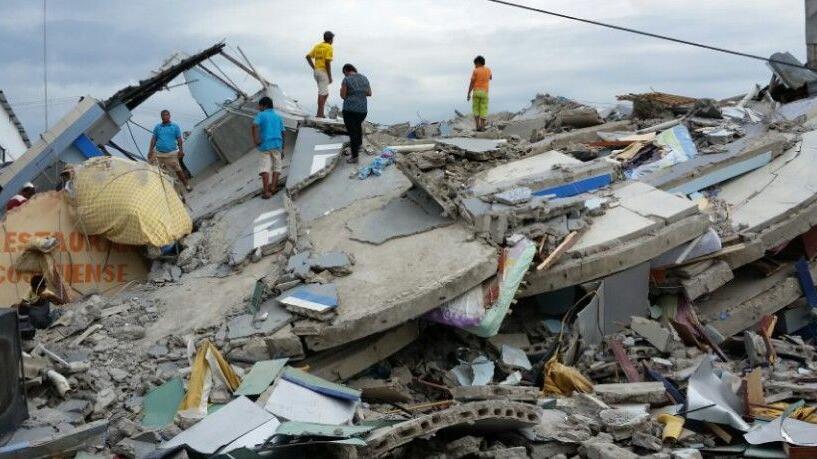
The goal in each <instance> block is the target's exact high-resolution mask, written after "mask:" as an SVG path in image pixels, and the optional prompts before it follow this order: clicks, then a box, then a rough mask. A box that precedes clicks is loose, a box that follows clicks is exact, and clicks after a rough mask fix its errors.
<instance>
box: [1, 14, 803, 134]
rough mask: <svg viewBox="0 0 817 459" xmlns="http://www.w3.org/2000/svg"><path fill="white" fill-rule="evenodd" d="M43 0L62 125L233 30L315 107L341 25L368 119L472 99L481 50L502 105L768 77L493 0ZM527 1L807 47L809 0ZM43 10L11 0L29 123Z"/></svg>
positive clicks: (697, 88) (18, 105) (38, 117)
mask: <svg viewBox="0 0 817 459" xmlns="http://www.w3.org/2000/svg"><path fill="white" fill-rule="evenodd" d="M47 1H48V4H47V30H48V32H47V34H48V40H47V47H48V96H49V100H50V104H49V118H50V123H52V124H53V123H54V122H55V120H57V119H58V118H59V116H60V115H61V114H63V113H65V111H66V110H68V109H70V107H71V106H73V104H74V103H75V99H76V98H77V97H78V96H81V95H92V96H94V97H97V98H100V99H105V98H107V97H109V96H110V95H111V94H113V93H114V92H115V91H116V90H118V89H120V88H121V87H124V86H126V85H128V84H131V83H135V82H136V81H137V80H139V79H141V78H145V77H147V76H149V75H150V72H151V70H153V69H155V68H157V67H158V66H160V65H161V63H162V61H163V59H165V58H166V57H167V56H169V55H171V54H172V53H173V52H175V51H184V52H187V53H194V52H196V51H199V50H201V49H204V48H206V47H208V46H210V45H212V44H213V43H215V42H217V41H219V40H221V39H226V40H227V43H228V45H230V46H232V47H234V46H240V47H241V48H242V49H243V50H244V51H245V53H246V54H247V55H248V57H249V58H250V59H251V60H252V61H253V62H254V63H255V64H256V66H257V67H258V69H259V71H260V72H261V73H263V74H264V75H265V76H266V77H267V79H269V80H271V81H274V82H276V83H278V84H279V85H280V86H281V87H282V88H283V89H284V91H286V92H287V93H288V94H289V95H290V96H292V97H294V98H296V99H298V100H299V101H300V102H301V103H302V105H304V106H305V107H306V108H308V109H309V110H310V111H312V110H314V106H315V101H314V98H315V93H316V89H315V84H314V81H313V80H312V75H311V73H310V71H309V69H308V68H307V66H306V62H305V61H304V55H305V54H306V52H307V51H308V50H309V48H310V47H311V46H312V45H313V44H315V43H316V42H318V41H320V37H321V34H322V32H323V31H324V30H326V29H329V30H332V31H334V32H335V33H336V38H335V63H336V64H338V65H336V68H337V70H339V66H340V65H341V64H343V63H345V62H351V63H353V64H355V65H356V66H357V68H358V69H359V70H360V71H361V73H364V74H365V75H367V76H368V77H369V80H370V81H371V83H372V87H373V91H374V97H373V98H372V100H371V102H370V109H369V110H370V116H369V118H370V120H372V121H375V122H381V123H392V122H398V121H411V122H412V123H414V122H417V121H419V120H420V119H426V120H437V119H444V118H449V117H451V116H452V114H453V111H454V110H455V109H459V110H460V111H467V110H468V104H467V103H466V101H465V94H466V89H467V85H468V78H469V76H470V71H471V68H472V66H473V64H472V60H473V58H474V56H475V55H476V54H482V55H484V56H485V57H486V59H487V61H488V65H489V66H490V67H491V68H492V70H493V74H494V80H493V82H492V85H491V94H492V96H491V110H492V111H496V110H503V109H506V110H519V109H521V108H522V107H523V106H524V105H526V104H527V103H528V101H529V100H530V99H531V98H533V96H534V95H535V94H536V93H537V92H539V93H550V94H554V95H562V96H566V97H570V98H574V99H576V100H579V101H584V102H593V103H597V104H610V103H613V102H614V101H615V95H616V94H622V93H627V92H641V91H649V90H651V89H654V90H657V91H665V92H672V93H677V94H683V95H688V96H694V97H715V98H723V97H729V96H733V95H736V94H739V93H741V92H745V91H746V90H747V89H748V88H750V87H751V86H752V85H753V84H754V83H761V84H766V83H767V82H768V80H769V76H770V73H769V70H768V69H767V67H766V66H765V64H764V63H762V62H759V61H752V60H748V59H745V58H739V57H734V56H728V55H724V54H720V53H714V52H710V51H706V50H702V49H696V48H691V47H687V46H683V45H677V44H674V43H669V42H665V41H658V40H655V39H651V38H647V37H641V36H635V35H631V34H626V33H622V32H618V31H614V30H608V29H602V28H598V27H595V26H591V25H586V24H581V23H575V22H568V21H565V20H562V19H558V18H553V17H550V16H544V15H540V14H535V13H531V12H527V11H521V10H516V9H510V8H508V7H505V6H500V5H496V4H492V3H489V2H487V1H483V0H444V1H440V0H343V1H340V0H338V1H319V0H309V1H304V0H298V1H290V0H275V1H223V0H218V1H209V0H196V1H192V0H191V1H166V0H165V1H158V0H155V1H154V0H150V1H148V0H130V1H127V2H126V1H107V2H103V1H96V0H95V1H91V0H47ZM519 1H520V2H522V3H526V4H528V5H532V6H537V7H541V8H547V9H551V10H555V11H559V12H562V13H565V14H571V15H576V16H583V17H586V18H592V19H596V20H600V21H607V22H611V23H614V24H617V25H622V26H628V27H633V28H638V29H643V30H648V31H652V32H655V33H660V34H665V35H670V36H674V37H678V38H683V39H688V40H694V41H699V42H703V43H707V44H711V45H715V46H721V47H725V48H731V49H736V50H740V51H743V52H747V53H753V54H759V55H762V56H768V55H770V54H771V53H773V52H775V51H779V50H789V51H791V52H792V54H794V55H795V56H797V57H798V58H800V59H803V56H804V54H805V49H804V48H805V46H804V38H803V36H804V25H803V2H802V0H754V1H753V0H718V1H711V0H662V1H650V0H547V1H544V0H538V1H536V0H519ZM42 19H43V16H42V2H40V1H34V0H2V4H1V5H0V63H2V71H0V89H3V90H4V91H5V93H6V95H7V97H8V99H9V100H10V102H11V103H12V105H13V107H14V108H15V110H16V112H17V114H18V116H19V117H20V118H21V120H22V122H23V124H24V125H25V127H26V129H27V130H28V131H29V135H30V136H31V137H32V138H36V137H37V136H38V135H39V133H40V132H41V131H42V129H43V126H44V117H43V111H44V110H43V108H44V104H43V48H42V47H43V35H42V32H43V29H42V26H43V23H42ZM219 62H224V61H223V60H221V61H219ZM220 65H221V64H220ZM221 66H222V68H225V70H227V67H228V65H227V64H224V65H221ZM337 73H338V74H339V72H337ZM231 75H234V76H235V77H236V78H239V80H240V81H238V83H239V85H241V86H243V87H245V88H246V89H249V90H253V91H254V90H255V89H257V87H256V86H255V85H254V84H253V83H254V82H253V81H252V80H250V79H249V78H247V77H246V76H241V75H240V74H231ZM337 89H338V84H337V83H335V84H334V85H333V86H332V87H331V88H330V90H331V96H330V103H338V102H339V97H338V96H337ZM165 107H167V108H169V109H170V110H171V111H172V112H173V113H174V118H175V120H176V121H177V122H179V123H180V124H181V125H182V128H183V129H189V127H191V126H192V125H193V124H195V123H196V122H197V121H199V120H200V119H201V117H202V116H201V111H200V110H199V109H198V107H197V106H196V105H195V104H194V103H193V102H192V100H191V98H190V96H189V93H188V91H187V89H186V88H185V87H184V86H181V87H178V88H175V89H172V90H170V91H165V92H162V93H159V94H157V95H156V96H154V97H153V98H152V99H150V100H148V101H147V102H146V103H145V104H143V105H142V106H140V107H139V108H137V109H136V111H135V115H134V119H135V120H136V121H137V122H141V123H143V124H148V125H151V126H152V124H153V123H155V122H156V121H157V119H158V111H159V110H160V109H161V108H165Z"/></svg>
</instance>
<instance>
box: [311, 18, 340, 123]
mask: <svg viewBox="0 0 817 459" xmlns="http://www.w3.org/2000/svg"><path fill="white" fill-rule="evenodd" d="M334 39H335V34H333V33H332V32H330V31H328V30H327V31H326V32H324V33H323V41H322V42H321V43H318V44H317V45H315V46H313V47H312V50H311V51H309V54H307V55H306V62H307V63H308V64H309V66H310V67H311V68H312V72H313V74H314V76H315V82H316V83H318V114H317V117H318V118H323V117H324V115H323V107H324V106H325V105H326V99H327V98H328V97H329V85H330V84H332V58H333V57H334V55H333V54H332V52H333V51H332V41H334Z"/></svg>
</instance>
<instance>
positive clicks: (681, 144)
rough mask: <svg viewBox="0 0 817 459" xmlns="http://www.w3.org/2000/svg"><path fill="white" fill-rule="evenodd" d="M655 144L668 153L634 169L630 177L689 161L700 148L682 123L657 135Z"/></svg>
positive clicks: (640, 175) (637, 177)
mask: <svg viewBox="0 0 817 459" xmlns="http://www.w3.org/2000/svg"><path fill="white" fill-rule="evenodd" d="M655 144H656V145H658V146H660V147H663V148H664V149H665V150H666V151H667V153H666V154H665V155H664V156H663V157H661V159H658V160H657V161H653V162H651V163H647V164H644V165H642V166H639V167H637V168H635V169H633V170H632V171H631V172H630V173H629V177H628V178H630V179H633V180H637V179H639V178H641V177H643V176H645V175H647V174H649V173H652V172H655V171H657V170H660V169H664V168H666V167H670V166H673V165H675V164H678V163H683V162H685V161H689V160H690V159H692V158H694V157H695V156H698V149H697V148H695V143H693V142H692V137H691V136H690V135H689V130H688V129H687V128H686V126H684V125H682V124H679V125H677V126H675V127H673V128H671V129H667V130H666V131H663V132H661V133H660V134H658V135H657V136H656V137H655Z"/></svg>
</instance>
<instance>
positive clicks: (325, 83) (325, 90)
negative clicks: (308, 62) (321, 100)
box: [313, 69, 329, 96]
mask: <svg viewBox="0 0 817 459" xmlns="http://www.w3.org/2000/svg"><path fill="white" fill-rule="evenodd" d="M313 74H314V76H315V82H316V83H318V95H319V96H328V95H329V74H328V73H326V70H319V69H315V71H314V72H313Z"/></svg>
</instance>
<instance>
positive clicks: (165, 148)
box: [148, 110, 193, 191]
mask: <svg viewBox="0 0 817 459" xmlns="http://www.w3.org/2000/svg"><path fill="white" fill-rule="evenodd" d="M161 115H162V122H161V123H159V124H157V125H156V127H154V128H153V137H151V138H150V148H149V149H148V161H149V162H151V163H152V164H156V165H158V166H159V167H160V168H162V169H165V170H166V171H168V172H174V173H175V174H176V177H178V178H179V181H181V182H182V184H183V185H184V188H185V189H186V190H187V191H192V190H193V187H191V186H190V183H188V181H187V174H185V173H184V170H183V169H182V165H181V163H180V162H179V161H181V159H182V158H184V149H183V147H182V143H183V142H182V130H181V129H179V126H178V125H177V124H176V123H171V122H170V112H169V111H167V110H162V113H161Z"/></svg>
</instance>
